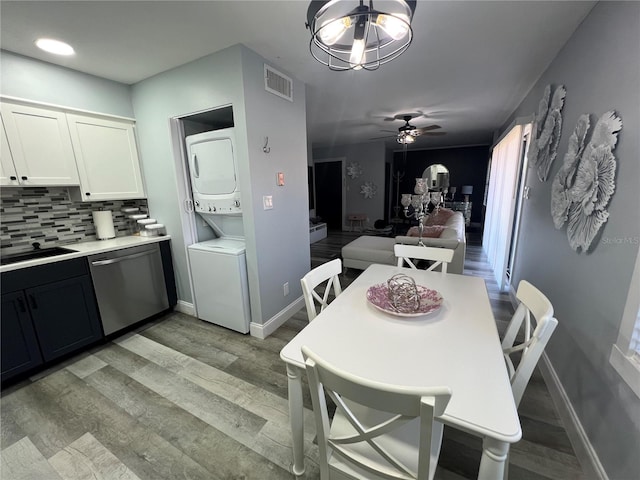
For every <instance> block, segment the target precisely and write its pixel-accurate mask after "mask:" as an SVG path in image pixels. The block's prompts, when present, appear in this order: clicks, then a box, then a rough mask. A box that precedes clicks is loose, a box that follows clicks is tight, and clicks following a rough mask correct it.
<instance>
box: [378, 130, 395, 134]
mask: <svg viewBox="0 0 640 480" xmlns="http://www.w3.org/2000/svg"><path fill="white" fill-rule="evenodd" d="M380 131H381V132H390V133H395V134H396V135H397V134H398V130H380Z"/></svg>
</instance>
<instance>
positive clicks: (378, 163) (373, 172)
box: [313, 142, 386, 227]
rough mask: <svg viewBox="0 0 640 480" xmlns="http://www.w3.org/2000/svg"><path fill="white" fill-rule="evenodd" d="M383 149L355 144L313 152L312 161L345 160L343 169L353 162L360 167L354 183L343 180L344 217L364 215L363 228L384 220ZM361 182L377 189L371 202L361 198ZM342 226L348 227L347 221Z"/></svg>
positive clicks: (380, 146) (350, 180)
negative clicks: (366, 219) (345, 192)
mask: <svg viewBox="0 0 640 480" xmlns="http://www.w3.org/2000/svg"><path fill="white" fill-rule="evenodd" d="M385 155H386V154H385V147H384V143H383V142H372V143H358V144H352V145H338V146H335V147H327V148H314V149H313V158H314V160H319V159H323V158H338V157H344V158H345V168H346V166H348V165H349V164H350V163H351V162H357V163H359V164H360V166H361V167H362V175H360V176H359V177H358V178H356V179H352V178H351V177H349V176H347V177H346V188H347V195H346V200H347V204H346V213H347V214H349V213H364V214H366V215H367V217H368V221H367V224H368V226H369V227H373V224H374V222H375V221H376V220H378V219H381V218H384V208H385V203H384V200H385V198H384V187H385V183H384V182H385V180H384V165H385ZM365 182H372V183H373V184H374V185H375V186H376V187H378V188H377V193H376V195H375V196H374V197H373V198H364V195H362V194H361V193H360V187H361V186H362V185H363V184H364V183H365ZM343 225H346V226H347V227H348V226H349V222H348V220H347V219H346V218H345V219H343Z"/></svg>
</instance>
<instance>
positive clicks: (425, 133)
mask: <svg viewBox="0 0 640 480" xmlns="http://www.w3.org/2000/svg"><path fill="white" fill-rule="evenodd" d="M446 134H447V132H424V133H421V134H420V136H425V137H426V136H430V137H438V136H440V135H446Z"/></svg>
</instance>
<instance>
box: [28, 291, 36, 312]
mask: <svg viewBox="0 0 640 480" xmlns="http://www.w3.org/2000/svg"><path fill="white" fill-rule="evenodd" d="M28 297H29V303H30V304H31V308H33V309H36V310H37V308H38V304H37V303H36V299H35V297H34V296H33V295H31V294H29V295H28Z"/></svg>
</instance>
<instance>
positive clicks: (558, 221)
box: [551, 115, 589, 230]
mask: <svg viewBox="0 0 640 480" xmlns="http://www.w3.org/2000/svg"><path fill="white" fill-rule="evenodd" d="M588 131H589V115H582V116H581V117H580V118H578V123H577V124H576V128H575V130H574V131H573V133H572V134H571V137H569V148H568V150H567V153H566V155H565V156H564V163H563V164H562V167H560V170H559V171H558V173H557V174H556V176H555V178H554V179H553V183H552V184H551V216H552V217H553V224H554V225H555V227H556V228H557V229H558V230H560V229H561V228H562V226H563V225H564V223H565V222H566V221H567V217H568V215H569V207H570V206H571V199H570V197H569V190H570V189H571V187H573V184H574V182H575V179H576V172H577V170H578V162H579V161H580V157H582V154H583V152H584V147H585V140H586V137H587V132H588Z"/></svg>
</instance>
